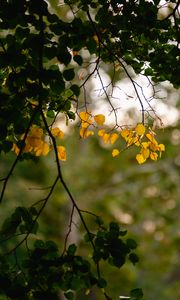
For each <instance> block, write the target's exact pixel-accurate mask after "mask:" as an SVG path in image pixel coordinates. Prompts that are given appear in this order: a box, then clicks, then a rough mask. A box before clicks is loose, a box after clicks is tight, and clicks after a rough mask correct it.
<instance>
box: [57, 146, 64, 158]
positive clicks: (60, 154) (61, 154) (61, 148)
mask: <svg viewBox="0 0 180 300" xmlns="http://www.w3.org/2000/svg"><path fill="white" fill-rule="evenodd" d="M57 152H58V158H59V160H63V161H65V160H66V148H65V147H64V146H57Z"/></svg>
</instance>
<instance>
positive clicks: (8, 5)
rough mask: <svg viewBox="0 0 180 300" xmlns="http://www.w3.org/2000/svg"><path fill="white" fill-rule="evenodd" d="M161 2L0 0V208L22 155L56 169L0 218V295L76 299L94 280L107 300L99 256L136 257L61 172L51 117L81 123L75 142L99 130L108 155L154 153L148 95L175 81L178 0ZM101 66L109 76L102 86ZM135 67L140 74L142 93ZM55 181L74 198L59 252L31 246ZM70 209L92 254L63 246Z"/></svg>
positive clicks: (119, 262)
mask: <svg viewBox="0 0 180 300" xmlns="http://www.w3.org/2000/svg"><path fill="white" fill-rule="evenodd" d="M165 2H166V3H165V4H163V5H162V4H161V2H160V1H151V2H149V1H143V0H140V1H104V0H102V1H95V0H94V1H84V0H81V1H74V0H72V1H64V2H63V3H62V4H59V5H60V6H59V9H60V11H58V9H57V3H56V1H55V3H53V1H43V0H42V1H38V2H37V1H35V0H31V1H27V0H18V1H17V0H16V1H15V0H11V1H5V0H3V1H1V10H0V26H1V27H0V28H1V36H0V37H1V38H0V66H1V68H0V80H1V91H0V93H1V97H0V103H1V111H0V126H1V131H0V151H1V153H2V155H3V153H6V155H10V153H11V152H12V151H13V152H14V154H15V155H16V156H15V159H14V160H13V162H12V164H11V166H10V169H9V171H8V172H7V173H6V174H4V176H3V177H2V178H1V182H2V191H1V198H0V201H1V202H2V205H3V202H4V201H8V199H7V197H6V193H7V189H8V184H9V181H10V180H11V178H12V175H13V172H14V171H15V169H16V167H17V164H18V163H19V162H20V161H23V160H34V161H35V162H37V163H40V162H39V159H40V156H46V155H48V154H49V152H53V153H54V156H55V162H56V175H55V176H54V178H51V179H50V180H51V182H50V188H49V190H48V192H47V194H46V195H45V196H43V198H41V199H40V200H39V201H36V202H34V203H32V205H30V206H29V207H28V206H26V207H25V206H18V207H16V208H15V210H14V211H13V212H12V213H11V215H10V216H8V218H6V219H5V221H4V223H3V224H2V228H1V245H2V253H1V261H0V264H1V270H2V271H1V274H0V289H1V290H0V291H1V294H2V299H5V297H7V298H8V299H38V300H39V299H42V298H43V299H44V298H45V299H58V296H59V292H60V291H62V292H63V293H64V295H65V297H66V299H74V297H75V294H76V291H78V290H83V291H84V293H85V294H88V293H89V292H90V291H91V289H92V288H93V287H94V286H97V287H99V288H100V289H101V290H102V293H103V294H104V297H105V299H111V296H110V295H108V294H107V292H106V285H107V282H106V281H105V279H104V278H103V274H102V273H101V268H100V265H101V262H102V261H108V263H109V264H110V265H113V266H115V267H117V268H121V267H122V266H123V265H124V264H125V262H126V260H127V259H129V260H130V261H131V262H132V263H133V264H135V263H136V262H137V261H138V257H137V255H136V254H135V253H134V250H135V249H136V247H137V244H136V242H135V241H134V240H133V239H132V238H130V237H127V232H126V231H125V230H123V229H122V228H121V227H120V226H119V224H117V223H115V222H110V224H109V225H106V224H104V221H103V220H102V219H101V218H100V217H99V216H97V215H95V214H93V212H89V211H85V210H82V209H81V208H80V207H79V206H78V203H77V201H76V200H75V198H74V196H73V195H72V193H71V191H70V188H69V186H68V184H67V183H66V181H65V179H64V176H63V173H62V161H65V160H66V147H65V145H64V143H63V141H62V139H63V137H64V132H63V130H61V129H60V128H59V127H58V126H57V125H56V120H57V118H58V116H59V115H64V116H65V120H66V123H67V124H70V122H71V121H72V120H75V121H77V120H79V124H80V132H79V134H80V137H81V138H82V139H86V138H89V137H90V136H92V135H94V134H95V133H97V135H98V136H99V138H100V139H102V141H103V142H104V143H105V144H110V145H113V144H114V143H117V141H118V143H119V144H120V146H121V147H119V144H118V146H117V147H116V148H114V149H112V156H113V157H114V158H115V157H117V156H118V155H119V154H120V153H121V152H122V151H123V150H124V149H127V148H129V147H132V146H135V147H138V149H140V150H139V151H140V152H139V153H138V154H137V155H136V159H137V161H138V163H140V164H142V163H145V162H146V160H147V159H149V158H150V159H151V160H157V159H158V158H160V157H161V154H162V153H163V152H164V150H165V146H164V144H159V143H158V142H157V140H156V137H155V132H154V128H152V126H150V127H149V122H150V123H152V118H156V119H158V116H157V115H156V112H155V110H153V108H152V106H151V103H150V101H151V100H152V98H156V96H157V90H156V85H155V84H156V83H158V82H161V81H165V80H168V81H169V82H170V83H172V84H173V85H174V87H175V88H177V87H178V86H179V78H178V71H179V70H178V67H179V66H178V56H179V30H178V22H179V20H178V14H179V11H178V8H179V1H171V3H169V2H168V1H165ZM164 9H166V13H165V15H164ZM101 68H106V70H107V72H108V73H109V75H110V76H111V80H110V82H109V83H108V85H107V86H106V85H105V84H104V81H103V77H102V75H101ZM135 74H139V75H140V76H143V77H146V78H147V80H148V83H149V85H150V86H151V92H152V94H151V96H150V97H147V96H146V95H145V93H144V87H143V86H140V84H139V83H138V82H137V81H136V77H135ZM122 75H123V76H126V77H127V78H128V80H129V82H130V84H131V87H132V89H133V90H134V93H135V97H136V98H137V100H138V102H139V105H140V108H141V120H140V121H139V122H138V124H137V125H133V126H127V125H125V126H124V125H122V124H119V120H118V117H117V109H116V108H115V107H114V105H113V102H112V98H113V89H114V88H115V86H116V83H117V81H118V78H119V76H122ZM94 76H96V77H97V78H98V79H99V81H100V84H101V91H102V92H103V94H104V97H105V98H106V101H107V102H108V103H109V106H110V107H111V111H112V114H113V115H114V125H113V127H112V128H107V127H105V125H104V124H105V120H106V117H105V115H104V114H102V113H98V114H95V113H93V111H92V109H91V108H90V107H91V106H90V105H89V101H88V98H89V97H90V90H89V84H90V83H91V79H92V78H93V77H94ZM144 103H146V105H145V104H144ZM160 121H161V120H160V119H159V123H160V125H161V122H160ZM120 139H121V141H120V142H119V140H120ZM122 149H123V150H122ZM52 179H53V180H52ZM59 183H60V184H61V186H62V187H63V189H64V191H65V192H66V194H67V197H68V198H69V200H70V202H71V205H72V208H71V212H70V216H69V230H68V233H67V234H66V236H65V241H64V247H63V249H62V252H61V253H60V251H59V249H58V247H57V244H56V243H54V242H53V241H46V242H45V241H42V240H38V239H36V240H35V242H34V245H32V242H33V240H34V238H33V236H34V235H35V234H36V233H37V232H38V221H39V219H40V216H41V213H42V212H43V210H44V208H45V206H46V205H47V204H48V202H49V201H50V198H51V197H52V195H53V193H54V190H55V188H57V186H58V184H59ZM5 198H6V199H5ZM75 211H76V212H77V213H78V216H79V219H80V221H81V223H82V226H83V228H84V230H85V232H86V234H85V241H86V242H87V243H88V244H89V245H90V248H91V257H92V258H91V260H87V259H85V258H84V257H83V256H81V255H78V253H77V245H75V244H71V245H68V238H69V235H70V232H71V230H72V226H73V216H74V213H75ZM86 215H90V216H91V217H92V218H94V220H95V224H96V225H95V227H94V228H93V229H89V227H88V225H87V222H86ZM12 241H14V242H15V244H12ZM94 268H95V269H96V271H94ZM130 297H131V299H142V298H143V294H142V291H141V289H135V290H132V291H131V292H130Z"/></svg>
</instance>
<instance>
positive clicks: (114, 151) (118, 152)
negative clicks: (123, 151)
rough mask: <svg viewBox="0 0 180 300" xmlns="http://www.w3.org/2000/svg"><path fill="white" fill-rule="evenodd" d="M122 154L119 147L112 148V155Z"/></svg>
mask: <svg viewBox="0 0 180 300" xmlns="http://www.w3.org/2000/svg"><path fill="white" fill-rule="evenodd" d="M119 154H120V151H119V150H118V149H113V150H112V157H116V156H118V155H119Z"/></svg>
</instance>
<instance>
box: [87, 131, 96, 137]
mask: <svg viewBox="0 0 180 300" xmlns="http://www.w3.org/2000/svg"><path fill="white" fill-rule="evenodd" d="M91 135H94V131H92V130H86V131H85V137H86V138H87V137H89V136H91Z"/></svg>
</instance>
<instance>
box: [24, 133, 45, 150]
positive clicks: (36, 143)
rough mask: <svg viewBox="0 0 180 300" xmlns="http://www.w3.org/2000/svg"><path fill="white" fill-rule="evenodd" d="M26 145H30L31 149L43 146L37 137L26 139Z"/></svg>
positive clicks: (32, 136)
mask: <svg viewBox="0 0 180 300" xmlns="http://www.w3.org/2000/svg"><path fill="white" fill-rule="evenodd" d="M26 144H27V145H30V146H31V147H33V148H35V147H41V146H42V144H43V141H42V140H41V138H40V137H39V136H35V135H31V136H28V137H27V138H26Z"/></svg>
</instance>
